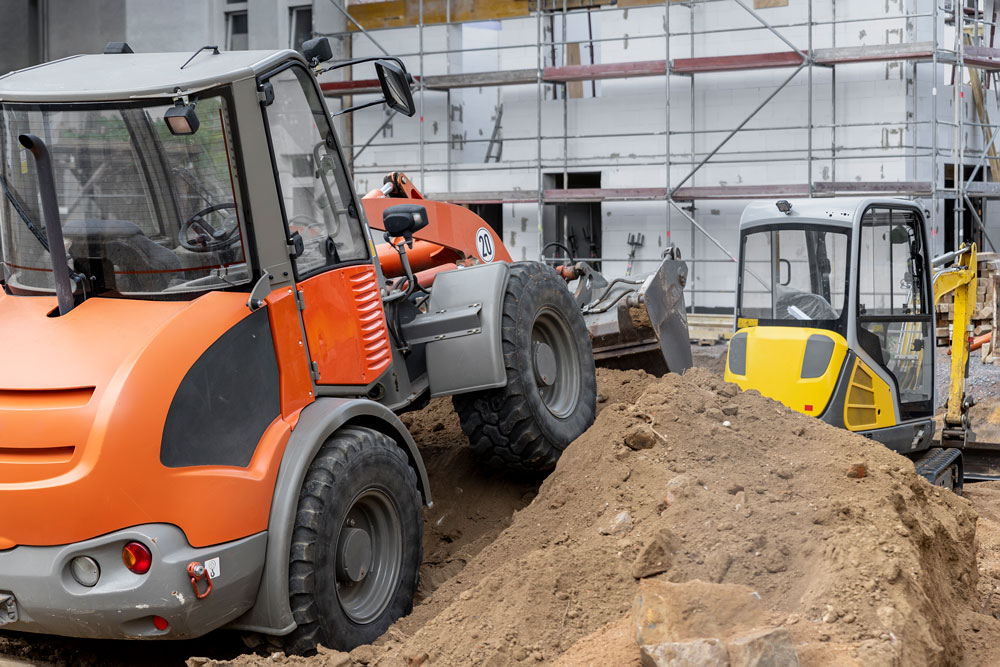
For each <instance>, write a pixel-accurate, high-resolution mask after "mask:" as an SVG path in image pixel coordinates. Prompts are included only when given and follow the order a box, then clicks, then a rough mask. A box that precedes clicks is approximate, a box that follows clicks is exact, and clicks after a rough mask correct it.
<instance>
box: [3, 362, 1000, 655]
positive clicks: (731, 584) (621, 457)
mask: <svg viewBox="0 0 1000 667" xmlns="http://www.w3.org/2000/svg"><path fill="white" fill-rule="evenodd" d="M598 392H599V394H600V396H601V397H602V399H603V400H602V401H601V402H600V403H599V404H598V407H599V409H600V410H601V412H600V414H599V416H598V419H597V422H596V423H595V424H594V426H593V427H592V428H591V429H590V430H589V431H588V432H587V433H586V434H584V435H583V436H582V437H581V438H579V439H578V440H577V441H576V442H575V443H573V444H572V445H571V446H570V447H569V448H568V449H567V450H566V453H565V454H564V455H563V457H562V459H561V460H560V462H559V465H558V466H557V468H556V470H555V472H553V473H552V474H551V475H550V476H549V478H548V479H546V480H544V482H541V480H531V479H528V480H524V479H518V478H514V477H509V476H505V475H503V474H500V473H497V472H495V471H490V470H486V469H483V467H482V466H480V465H479V464H478V462H477V461H476V460H475V459H474V457H473V456H472V455H471V453H470V452H469V448H468V446H467V443H466V440H465V438H464V436H463V435H462V432H461V429H460V427H459V425H458V420H457V417H456V416H455V414H454V411H453V410H452V408H451V402H450V401H449V400H435V401H432V402H431V404H430V405H429V406H428V407H427V408H425V409H424V410H422V411H419V412H414V413H409V414H406V415H404V416H403V420H404V421H405V422H406V423H407V425H408V427H409V428H410V429H411V431H412V432H413V434H414V437H415V439H416V440H417V442H418V444H419V445H420V447H421V451H422V453H423V456H424V458H425V461H426V463H427V466H428V468H429V472H430V475H431V483H432V490H433V493H434V500H435V504H434V507H433V508H430V509H428V510H425V521H426V528H425V533H424V535H425V537H424V539H425V542H424V555H425V562H424V566H423V569H422V570H421V588H420V591H419V593H418V600H417V604H416V606H415V608H414V612H413V613H412V614H411V615H410V616H408V617H407V618H404V619H401V620H400V621H399V622H398V623H396V624H395V625H394V626H393V627H392V628H390V630H389V632H388V633H386V635H385V636H384V637H383V638H382V639H380V640H379V641H378V642H377V643H376V644H375V645H374V646H365V647H359V648H358V649H356V650H355V651H354V652H352V654H351V656H350V657H347V656H345V655H343V654H334V653H330V652H323V653H321V654H320V655H317V656H314V657H312V658H285V657H283V656H255V655H245V656H242V657H240V658H237V659H236V660H235V661H234V663H233V664H239V665H257V664H259V665H274V664H288V665H308V666H309V667H321V666H324V665H329V666H334V665H336V666H338V667H346V666H348V665H352V666H353V667H358V666H360V665H392V666H394V667H395V666H396V665H401V664H403V665H406V664H410V665H423V664H429V665H464V664H478V665H494V666H497V665H514V664H534V663H544V664H554V665H559V666H560V667H571V666H572V667H575V666H577V665H595V666H596V665H601V666H603V665H616V666H618V665H622V666H624V667H631V666H633V665H634V666H638V665H639V652H638V648H637V645H636V642H635V636H636V624H635V622H634V620H633V618H632V614H631V607H632V605H633V603H634V601H635V599H636V593H637V590H638V589H639V587H640V585H644V586H645V584H647V583H649V582H653V583H657V582H666V583H664V584H663V585H672V584H670V582H677V583H678V584H680V585H682V586H685V587H691V588H690V590H689V593H690V591H695V592H696V594H697V595H698V596H700V597H699V599H698V605H699V608H700V609H701V610H702V611H703V612H704V613H703V615H705V614H707V615H708V616H710V617H713V618H717V619H719V618H727V617H730V616H732V613H733V609H732V606H733V604H734V603H733V602H732V601H731V600H730V598H732V594H731V591H735V590H748V591H751V592H752V593H753V594H755V596H759V604H760V609H761V611H760V613H759V625H760V626H762V627H764V626H767V627H781V628H784V629H785V630H786V631H787V632H788V633H790V635H791V637H792V639H793V640H794V642H795V645H796V648H797V650H798V655H799V658H800V660H801V662H802V664H804V665H819V664H822V665H829V664H837V665H842V664H843V665H848V664H857V665H869V664H875V665H882V664H885V665H889V664H906V665H944V664H967V665H976V666H979V665H982V666H984V667H985V665H989V664H995V659H994V658H995V646H996V640H997V638H998V637H1000V621H997V620H996V619H994V618H992V617H991V616H990V615H989V614H993V613H995V612H998V611H1000V593H998V592H997V591H998V590H1000V589H998V586H1000V513H996V511H994V512H993V513H992V514H991V513H990V512H988V511H984V514H983V517H982V518H980V520H979V526H980V531H982V534H983V543H982V549H981V551H980V558H981V562H980V567H981V572H980V573H977V571H976V551H975V547H976V544H975V542H976V539H975V529H976V514H975V512H974V511H973V510H972V509H971V507H970V504H969V502H968V501H966V500H964V499H961V498H958V497H956V496H954V495H952V494H951V493H949V492H945V491H941V490H938V489H934V488H933V487H930V486H929V485H928V484H926V483H925V482H924V481H923V480H920V479H919V478H917V477H916V475H915V474H914V473H913V467H912V464H911V463H910V462H909V461H908V460H906V459H904V458H902V457H899V456H897V455H895V454H893V453H891V452H889V451H888V450H886V449H885V448H883V447H882V446H881V445H879V444H877V443H874V442H872V441H869V440H866V439H864V438H861V437H858V436H853V435H851V434H848V433H846V432H844V431H841V430H837V429H833V428H831V427H828V426H826V425H824V424H822V423H820V422H819V421H817V420H815V419H813V418H809V417H805V416H803V415H799V414H797V413H792V412H790V411H789V410H787V409H786V408H783V407H782V406H780V405H779V404H777V403H775V402H773V401H770V400H769V399H765V398H763V397H761V396H760V395H758V394H756V393H755V392H745V393H739V392H737V391H736V388H735V387H734V386H732V385H725V384H724V383H722V382H721V381H720V380H719V379H718V376H717V375H714V374H712V373H710V372H709V371H707V370H704V369H697V368H696V369H693V370H692V371H690V372H688V373H687V374H686V375H685V376H683V377H681V376H677V375H667V376H664V377H662V378H655V377H652V376H650V375H647V374H646V373H643V372H642V371H619V370H609V369H601V370H599V372H598ZM626 443H627V444H626ZM855 464H863V466H864V469H865V472H866V474H865V475H864V476H862V477H849V476H848V471H849V470H850V469H851V467H852V466H854V465H855ZM539 484H541V486H540V488H539ZM973 489H974V490H970V496H971V497H972V498H973V499H974V500H975V501H977V503H982V504H983V506H985V507H993V508H994V510H995V508H996V507H1000V484H997V485H995V486H987V485H984V486H975V487H973ZM637 577H639V578H638V579H637ZM643 582H645V583H643ZM702 582H705V583H702ZM703 586H709V587H717V588H709V589H704V588H702V587H703ZM705 590H714V591H716V594H712V595H709V594H704V591H705ZM979 612H983V613H979ZM699 613H701V612H699ZM696 616H697V615H696ZM756 622H758V619H756V618H755V623H756ZM732 630H733V631H743V630H745V628H743V627H736V626H734V627H733V628H732ZM692 632H695V633H697V632H698V628H697V627H695V628H694V629H693V630H692ZM704 632H709V630H708V629H704ZM711 632H721V631H720V630H719V628H712V629H711ZM212 637H216V638H218V637H225V638H226V641H227V645H226V647H223V646H221V645H219V646H213V645H211V644H208V645H201V646H198V645H193V644H188V645H187V646H188V649H189V650H190V653H188V654H187V655H192V654H193V655H209V656H212V657H215V658H226V657H231V656H232V655H234V653H231V652H230V651H231V650H232V649H231V648H229V644H228V642H229V640H230V639H236V641H238V639H237V638H236V637H235V636H234V635H227V634H224V633H222V634H220V633H214V634H213V635H212ZM206 639H208V638H206ZM8 642H9V643H8V644H7V645H6V646H3V645H0V653H7V654H13V655H19V656H20V657H26V658H31V659H39V658H41V659H43V660H44V659H49V660H54V661H55V662H60V663H78V662H82V663H84V664H134V663H136V662H145V663H146V664H176V663H177V662H179V660H178V659H177V658H176V657H174V656H173V655H172V656H170V657H168V656H166V655H165V654H164V652H163V650H162V645H157V646H155V647H154V646H153V645H152V644H148V643H140V644H135V643H121V642H116V643H110V642H101V643H100V646H99V647H98V645H97V644H96V643H95V644H94V645H93V650H91V647H90V645H89V644H87V643H84V642H79V641H77V640H63V639H53V638H44V639H43V638H37V639H36V638H23V639H22V638H18V639H16V640H13V639H12V640H8ZM64 645H65V646H64ZM63 646H64V648H63V649H59V650H54V649H53V647H63ZM172 646H178V645H172ZM124 647H131V648H130V651H127V652H126V651H125V650H124ZM140 649H145V650H142V651H141V650H140ZM174 655H176V654H174ZM191 664H206V663H204V662H203V661H201V660H196V661H192V663H191ZM207 664H214V663H212V662H208V663H207Z"/></svg>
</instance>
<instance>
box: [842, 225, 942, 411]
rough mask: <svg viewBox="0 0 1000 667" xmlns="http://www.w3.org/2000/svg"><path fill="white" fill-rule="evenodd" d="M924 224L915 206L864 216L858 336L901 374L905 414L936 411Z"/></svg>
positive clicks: (895, 374) (891, 370)
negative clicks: (934, 404) (934, 407)
mask: <svg viewBox="0 0 1000 667" xmlns="http://www.w3.org/2000/svg"><path fill="white" fill-rule="evenodd" d="M922 229H923V228H922V226H921V224H920V218H919V217H918V214H917V213H916V212H915V211H913V210H910V209H896V208H884V207H877V208H874V207H873V208H870V209H868V210H867V211H866V212H865V214H864V215H863V216H862V218H861V238H860V243H859V249H858V252H859V263H858V342H859V343H860V345H861V347H862V349H864V350H865V351H866V352H867V353H868V355H869V356H870V357H872V359H873V360H874V361H875V362H876V363H878V364H879V365H881V366H882V367H883V368H885V369H886V370H888V371H889V373H890V374H891V375H892V376H893V378H894V379H895V380H896V385H897V388H898V391H899V398H900V406H901V412H902V415H901V417H902V418H903V419H908V418H915V417H925V416H927V415H928V414H930V412H931V410H932V402H933V395H934V371H933V358H932V356H931V355H933V354H934V350H933V345H931V340H932V339H931V335H932V329H931V328H932V327H933V319H932V317H933V316H932V312H931V311H932V308H931V299H930V295H929V289H930V285H929V284H928V281H927V276H926V273H925V267H926V256H925V254H924V239H923V233H922Z"/></svg>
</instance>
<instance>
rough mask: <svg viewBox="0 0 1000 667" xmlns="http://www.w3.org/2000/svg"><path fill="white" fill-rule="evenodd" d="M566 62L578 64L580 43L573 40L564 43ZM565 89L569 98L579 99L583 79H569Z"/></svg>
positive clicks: (581, 93)
mask: <svg viewBox="0 0 1000 667" xmlns="http://www.w3.org/2000/svg"><path fill="white" fill-rule="evenodd" d="M566 64H567V65H579V64H580V43H579V42H573V43H572V44H567V45H566ZM566 91H567V92H568V93H569V97H570V99H574V100H575V99H579V98H581V97H583V81H570V82H569V83H567V84H566Z"/></svg>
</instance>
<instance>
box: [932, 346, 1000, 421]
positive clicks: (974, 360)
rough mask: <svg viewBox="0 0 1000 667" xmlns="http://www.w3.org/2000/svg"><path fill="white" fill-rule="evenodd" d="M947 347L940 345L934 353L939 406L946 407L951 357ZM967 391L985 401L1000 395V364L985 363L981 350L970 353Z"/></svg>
mask: <svg viewBox="0 0 1000 667" xmlns="http://www.w3.org/2000/svg"><path fill="white" fill-rule="evenodd" d="M948 349H949V348H947V347H939V348H937V349H936V351H935V355H934V382H935V385H936V387H937V398H938V408H943V407H944V401H945V399H946V398H947V397H948V373H949V370H950V364H951V357H950V356H949V355H948ZM965 393H966V394H969V395H970V396H974V397H975V398H976V399H978V400H980V401H983V400H985V399H988V398H991V397H994V396H1000V366H994V365H993V364H984V363H983V360H982V355H981V354H980V352H979V350H975V351H973V352H971V353H970V354H969V377H968V379H967V380H966V382H965Z"/></svg>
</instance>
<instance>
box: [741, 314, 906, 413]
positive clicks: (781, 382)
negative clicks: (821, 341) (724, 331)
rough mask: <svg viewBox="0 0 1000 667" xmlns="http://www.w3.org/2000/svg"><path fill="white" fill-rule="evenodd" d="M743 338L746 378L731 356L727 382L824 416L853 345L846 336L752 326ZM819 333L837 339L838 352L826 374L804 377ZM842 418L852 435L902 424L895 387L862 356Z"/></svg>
mask: <svg viewBox="0 0 1000 667" xmlns="http://www.w3.org/2000/svg"><path fill="white" fill-rule="evenodd" d="M741 334H745V335H746V342H747V347H746V361H745V365H746V374H745V375H738V374H736V373H734V372H733V371H732V369H731V368H730V360H729V355H728V354H727V357H726V382H735V383H736V384H737V385H739V387H740V389H744V390H746V389H756V390H757V391H759V392H760V393H761V394H763V395H764V396H768V397H770V398H773V399H774V400H776V401H779V402H781V403H783V404H785V405H787V406H788V407H790V408H791V409H793V410H796V411H798V412H801V413H803V414H806V415H812V416H814V417H818V416H820V415H821V414H823V411H824V410H825V409H826V407H827V405H828V404H829V403H830V401H831V400H832V399H833V393H834V391H835V390H836V388H837V380H838V379H839V377H840V371H841V369H842V368H843V365H844V359H845V357H846V356H847V341H846V340H845V339H844V338H843V336H841V335H839V334H837V333H834V332H833V331H829V330H827V329H811V328H808V327H766V326H765V327H753V326H752V327H748V328H745V329H740V330H739V331H737V332H736V336H739V335H741ZM814 335H820V336H825V337H826V338H828V339H830V340H832V341H833V352H832V353H831V355H830V360H829V362H828V363H827V365H826V369H825V371H824V372H823V374H822V375H820V376H819V377H812V378H804V377H802V368H803V358H804V356H805V351H806V342H807V341H808V340H809V338H810V337H811V336H814ZM736 336H734V338H735V337H736ZM730 345H731V344H730ZM731 352H732V350H731V348H730V354H731ZM842 417H843V421H844V425H845V426H846V427H847V428H848V429H849V430H851V431H870V430H873V429H879V428H885V427H887V426H895V424H896V410H895V407H894V403H893V398H892V389H891V388H890V387H889V385H888V384H886V382H885V381H884V380H883V379H882V378H880V377H879V376H878V375H876V374H875V372H874V371H873V370H872V369H871V368H869V367H868V365H867V364H865V363H864V362H863V361H861V360H860V359H857V358H855V360H854V366H853V367H852V368H851V374H850V380H849V385H848V390H847V396H846V398H845V401H844V414H843V415H842Z"/></svg>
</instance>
